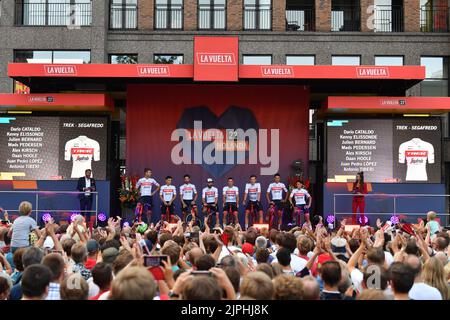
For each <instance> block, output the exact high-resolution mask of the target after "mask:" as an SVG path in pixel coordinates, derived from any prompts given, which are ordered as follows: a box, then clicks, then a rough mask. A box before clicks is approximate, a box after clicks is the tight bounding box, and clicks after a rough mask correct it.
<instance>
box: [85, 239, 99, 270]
mask: <svg viewBox="0 0 450 320" xmlns="http://www.w3.org/2000/svg"><path fill="white" fill-rule="evenodd" d="M86 248H87V251H88V257H87V260H86V263H85V264H84V266H85V267H86V269H88V270H92V268H94V266H95V265H96V264H97V258H98V251H99V249H100V245H99V244H98V242H97V241H96V240H93V239H90V240H88V242H87V244H86Z"/></svg>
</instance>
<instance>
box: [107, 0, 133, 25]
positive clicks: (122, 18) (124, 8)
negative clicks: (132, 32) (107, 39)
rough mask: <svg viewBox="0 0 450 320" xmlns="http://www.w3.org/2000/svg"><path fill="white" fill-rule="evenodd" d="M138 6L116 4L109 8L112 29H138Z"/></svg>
mask: <svg viewBox="0 0 450 320" xmlns="http://www.w3.org/2000/svg"><path fill="white" fill-rule="evenodd" d="M137 10H138V9H137V5H132V4H127V5H122V4H114V3H112V4H111V6H110V7H109V11H110V12H109V17H110V18H109V28H110V29H137Z"/></svg>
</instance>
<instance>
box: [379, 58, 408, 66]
mask: <svg viewBox="0 0 450 320" xmlns="http://www.w3.org/2000/svg"><path fill="white" fill-rule="evenodd" d="M375 65H376V66H403V56H375Z"/></svg>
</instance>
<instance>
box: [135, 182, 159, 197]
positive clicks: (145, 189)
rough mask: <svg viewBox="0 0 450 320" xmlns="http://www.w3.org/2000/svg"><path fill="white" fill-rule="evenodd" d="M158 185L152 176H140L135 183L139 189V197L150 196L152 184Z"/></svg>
mask: <svg viewBox="0 0 450 320" xmlns="http://www.w3.org/2000/svg"><path fill="white" fill-rule="evenodd" d="M154 185H155V186H157V187H159V183H158V182H156V180H155V179H153V178H140V179H139V180H138V182H137V183H136V188H138V189H140V192H141V197H145V196H151V195H152V188H153V186H154Z"/></svg>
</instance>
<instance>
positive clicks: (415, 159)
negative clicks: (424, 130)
mask: <svg viewBox="0 0 450 320" xmlns="http://www.w3.org/2000/svg"><path fill="white" fill-rule="evenodd" d="M427 161H428V163H430V164H431V163H434V147H433V145H432V144H431V143H428V142H426V141H423V140H421V139H419V138H414V139H411V140H409V141H406V142H404V143H402V144H401V145H400V147H399V149H398V162H399V163H405V162H406V165H407V170H406V181H427V180H428V176H427Z"/></svg>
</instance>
